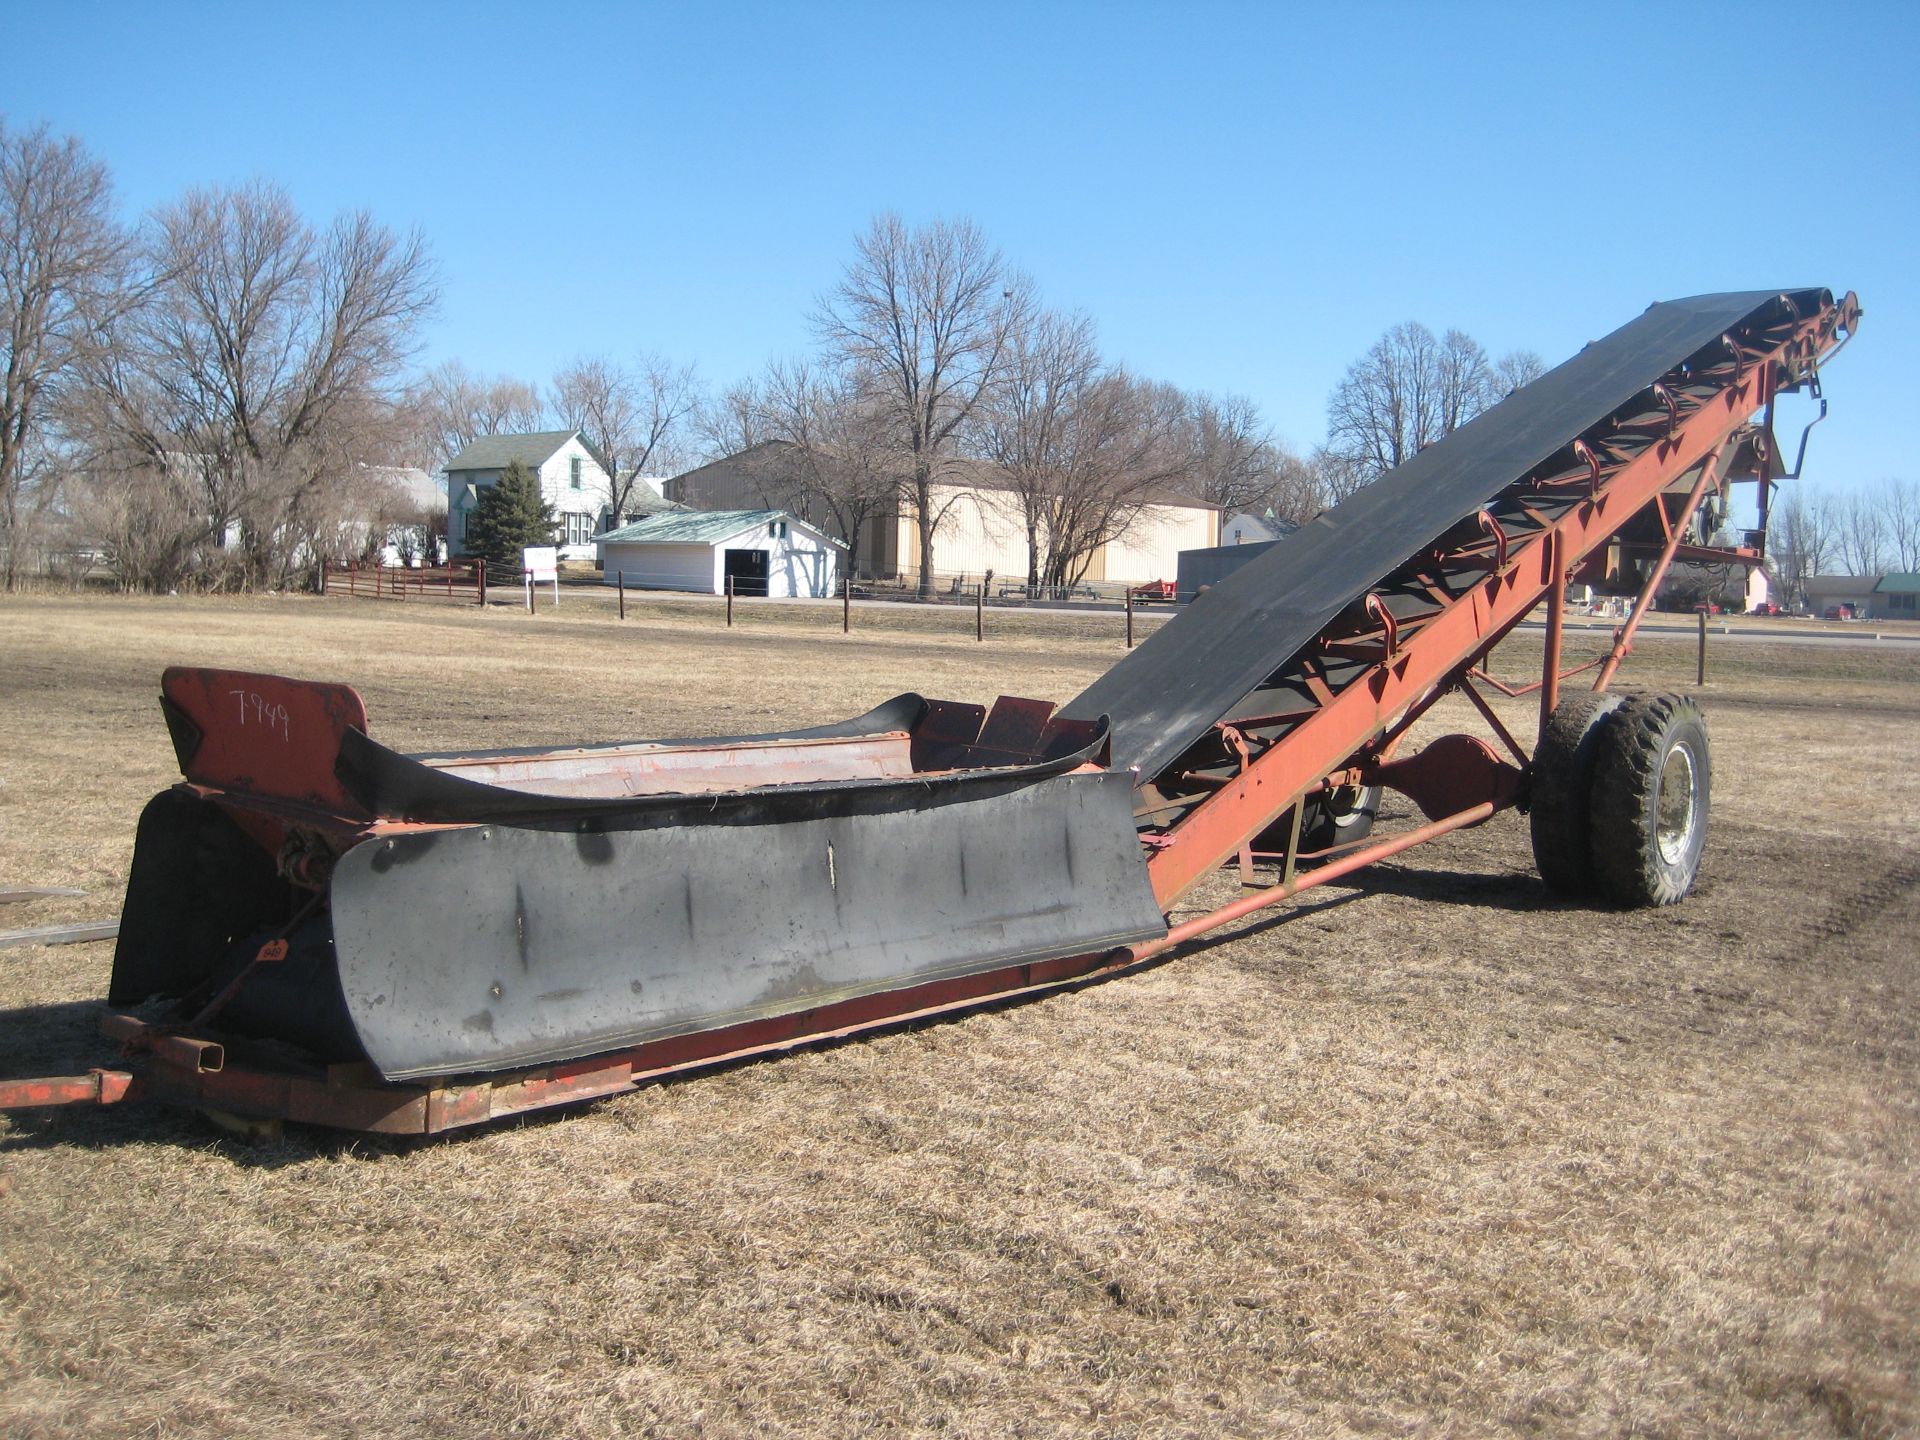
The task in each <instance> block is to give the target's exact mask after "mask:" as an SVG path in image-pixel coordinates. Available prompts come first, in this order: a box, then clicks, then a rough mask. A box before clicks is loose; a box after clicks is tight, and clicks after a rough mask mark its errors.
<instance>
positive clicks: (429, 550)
mask: <svg viewBox="0 0 1920 1440" xmlns="http://www.w3.org/2000/svg"><path fill="white" fill-rule="evenodd" d="M359 468H360V470H361V472H362V473H363V474H364V475H365V476H366V477H367V478H368V479H370V480H371V481H372V482H373V485H372V490H373V494H372V496H371V497H370V501H371V509H372V512H373V513H372V515H371V517H370V518H369V521H368V524H369V527H370V528H372V527H378V528H379V529H380V530H381V542H380V563H381V564H383V565H433V564H437V563H439V560H440V556H439V555H438V554H437V553H436V551H437V550H438V548H439V543H440V541H439V537H440V536H441V535H442V534H443V533H444V532H445V529H446V526H445V516H446V513H447V492H446V491H444V490H442V489H441V488H440V484H439V482H438V481H436V480H435V479H434V478H433V477H432V476H431V475H429V474H427V472H426V471H424V470H421V469H418V468H417V467H415V466H412V465H362V466H360V467H359Z"/></svg>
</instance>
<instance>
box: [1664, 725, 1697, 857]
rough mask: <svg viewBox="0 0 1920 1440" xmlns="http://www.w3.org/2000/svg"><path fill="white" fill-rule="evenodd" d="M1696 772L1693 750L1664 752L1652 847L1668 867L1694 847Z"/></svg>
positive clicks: (1686, 747) (1682, 747) (1680, 747)
mask: <svg viewBox="0 0 1920 1440" xmlns="http://www.w3.org/2000/svg"><path fill="white" fill-rule="evenodd" d="M1698 793H1699V772H1698V771H1697V769H1696V768H1695V766H1694V763H1693V748H1692V747H1691V746H1689V745H1686V744H1679V745H1675V746H1674V747H1673V748H1672V749H1670V750H1668V751H1667V758H1666V762H1665V763H1664V764H1662V765H1661V767H1660V799H1659V802H1658V805H1657V808H1656V810H1655V812H1654V830H1653V843H1654V847H1655V848H1656V849H1658V850H1659V852H1660V858H1661V859H1662V860H1664V861H1665V862H1666V863H1667V864H1669V865H1679V864H1682V863H1683V862H1684V861H1685V860H1686V858H1687V854H1688V852H1689V851H1690V850H1691V849H1692V846H1693V833H1694V830H1695V828H1696V826H1697V825H1698V824H1699V810H1700V807H1699V805H1698V804H1697V803H1696V797H1697V795H1698Z"/></svg>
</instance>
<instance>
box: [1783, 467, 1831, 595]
mask: <svg viewBox="0 0 1920 1440" xmlns="http://www.w3.org/2000/svg"><path fill="white" fill-rule="evenodd" d="M1767 530H1768V535H1767V550H1768V553H1769V554H1770V556H1771V557H1772V560H1773V570H1774V574H1775V575H1776V576H1778V577H1779V580H1780V586H1781V589H1782V590H1784V591H1785V592H1786V600H1787V603H1788V604H1789V605H1802V604H1805V603H1806V599H1807V581H1808V580H1809V579H1811V578H1812V577H1813V576H1815V575H1819V574H1822V573H1824V572H1825V570H1826V567H1827V565H1828V564H1829V563H1830V562H1831V560H1832V558H1833V539H1834V523H1833V507H1832V502H1831V501H1829V500H1827V499H1825V498H1824V497H1823V498H1820V499H1809V498H1808V497H1807V494H1806V491H1805V489H1804V488H1803V487H1802V486H1800V485H1794V486H1793V487H1792V488H1790V489H1787V490H1786V491H1785V492H1784V493H1783V494H1782V495H1780V496H1779V498H1778V499H1776V500H1775V501H1774V502H1773V505H1772V507H1771V508H1770V510H1769V511H1768V515H1767Z"/></svg>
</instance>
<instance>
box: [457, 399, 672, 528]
mask: <svg viewBox="0 0 1920 1440" xmlns="http://www.w3.org/2000/svg"><path fill="white" fill-rule="evenodd" d="M515 460H518V461H519V462H520V463H521V464H522V465H525V466H526V467H527V469H529V470H531V471H532V472H533V473H534V474H535V476H537V477H538V479H539V481H540V493H541V494H542V495H543V496H545V497H546V500H547V503H548V504H550V505H551V506H553V513H554V519H555V522H556V524H557V526H558V532H557V539H556V543H557V544H558V545H559V547H560V558H561V559H563V560H590V559H592V558H593V553H594V547H593V540H594V536H595V535H596V534H597V533H598V532H600V531H601V530H604V529H606V528H607V522H608V521H609V520H610V519H611V518H612V517H610V516H608V514H607V493H608V483H607V468H606V465H605V464H604V463H603V462H602V461H601V459H600V456H599V455H598V454H597V453H596V452H595V450H594V448H593V447H592V446H591V445H589V444H588V443H587V441H586V437H585V436H583V435H582V434H581V433H580V432H579V431H578V430H539V431H535V432H534V433H532V434H528V435H483V436H481V437H480V438H479V439H478V440H476V441H474V442H473V443H472V444H471V445H469V446H467V448H466V449H464V450H462V451H461V452H460V453H459V454H458V455H456V456H454V457H453V459H451V460H450V461H448V462H447V543H448V545H449V546H450V547H451V549H452V550H453V552H454V553H455V554H464V553H465V552H466V548H467V547H466V538H467V518H468V517H469V516H470V515H472V513H473V511H474V508H475V507H476V506H477V505H479V503H480V492H481V491H482V490H484V489H486V488H487V486H489V485H492V484H494V483H495V482H497V481H498V480H499V479H500V472H501V471H503V470H505V469H506V468H507V466H508V465H510V464H512V463H513V462H514V461H515ZM635 498H636V500H642V501H644V500H645V499H646V498H647V497H646V496H645V495H644V494H643V493H642V490H641V488H638V487H637V488H636V491H635ZM636 513H637V512H636Z"/></svg>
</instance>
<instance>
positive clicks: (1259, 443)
mask: <svg viewBox="0 0 1920 1440" xmlns="http://www.w3.org/2000/svg"><path fill="white" fill-rule="evenodd" d="M1159 393H1160V395H1161V397H1162V398H1161V400H1160V403H1161V404H1162V405H1166V406H1170V407H1171V408H1172V409H1173V410H1174V411H1175V413H1176V415H1177V417H1178V418H1177V420H1176V422H1175V424H1174V430H1175V433H1176V436H1177V438H1178V442H1179V443H1180V444H1182V445H1183V446H1184V447H1185V448H1186V451H1187V454H1188V457H1189V458H1188V469H1187V473H1186V475H1185V477H1184V478H1183V479H1182V480H1181V482H1180V484H1179V487H1178V488H1180V489H1182V490H1185V491H1186V492H1187V493H1188V494H1191V495H1193V496H1194V497H1195V498H1196V499H1200V500H1207V501H1210V502H1212V503H1213V504H1215V505H1218V506H1219V507H1220V508H1221V509H1223V510H1225V511H1227V512H1229V513H1233V512H1237V511H1245V512H1248V513H1251V514H1255V515H1261V514H1266V513H1268V512H1271V513H1272V515H1273V517H1274V518H1275V519H1276V520H1281V521H1284V522H1286V523H1287V524H1290V525H1299V524H1302V523H1304V522H1305V521H1306V520H1308V519H1311V518H1312V517H1313V516H1314V515H1315V514H1317V513H1318V512H1319V511H1320V509H1321V507H1322V506H1323V505H1325V504H1326V499H1327V494H1326V486H1325V484H1324V483H1323V479H1322V477H1321V475H1320V474H1319V472H1318V467H1317V465H1316V464H1315V463H1314V462H1313V461H1310V460H1304V459H1302V458H1301V457H1300V456H1299V455H1297V454H1295V453H1294V452H1293V450H1292V449H1290V448H1289V447H1288V446H1287V445H1286V444H1284V443H1283V442H1282V441H1280V440H1279V439H1278V438H1276V437H1275V435H1274V434H1273V431H1272V429H1271V428H1270V427H1269V426H1268V425H1267V423H1266V422H1265V420H1264V419H1263V418H1262V417H1261V415H1260V410H1259V407H1258V406H1257V405H1256V404H1255V403H1254V402H1253V401H1252V400H1249V399H1248V398H1246V397H1245V396H1243V395H1227V396H1215V395H1209V394H1207V393H1205V392H1199V393H1194V394H1188V393H1186V392H1184V391H1181V390H1178V389H1176V388H1175V387H1173V386H1170V385H1169V386H1161V387H1159Z"/></svg>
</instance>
